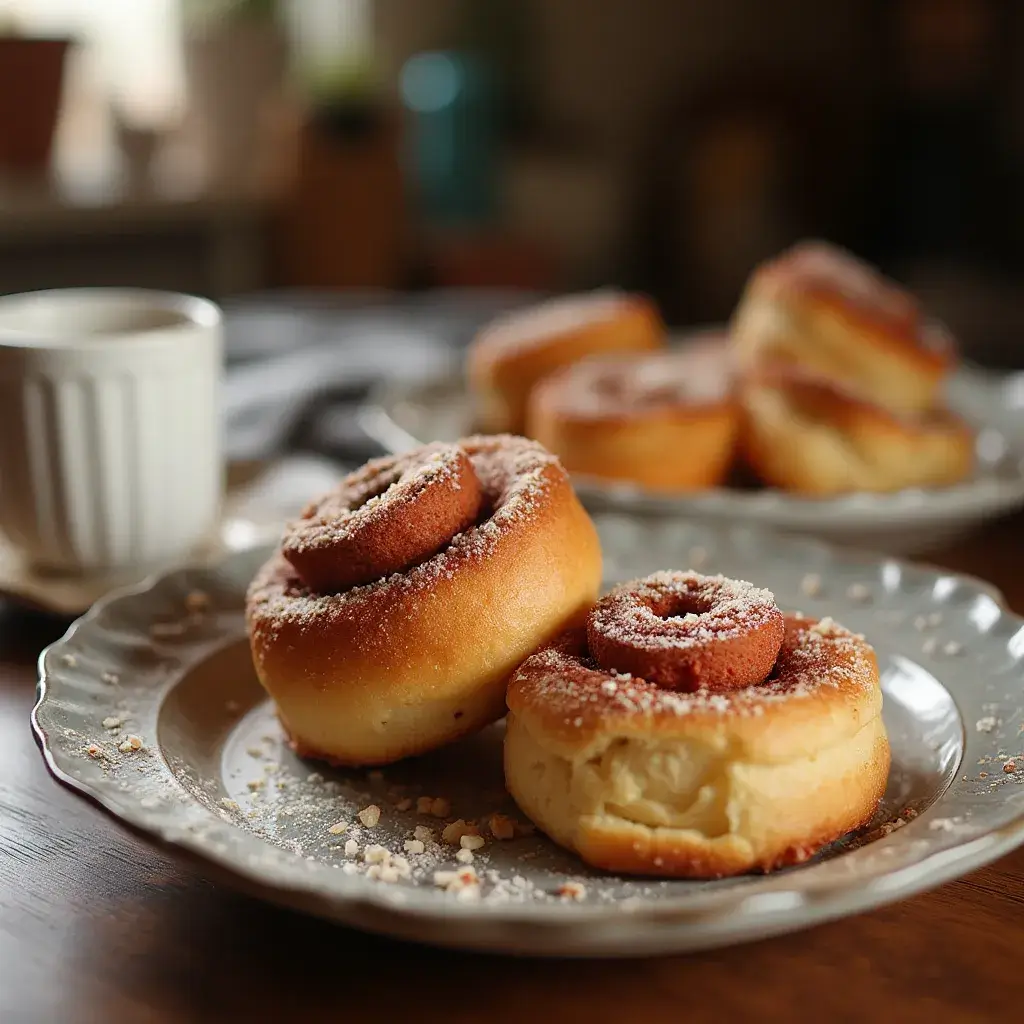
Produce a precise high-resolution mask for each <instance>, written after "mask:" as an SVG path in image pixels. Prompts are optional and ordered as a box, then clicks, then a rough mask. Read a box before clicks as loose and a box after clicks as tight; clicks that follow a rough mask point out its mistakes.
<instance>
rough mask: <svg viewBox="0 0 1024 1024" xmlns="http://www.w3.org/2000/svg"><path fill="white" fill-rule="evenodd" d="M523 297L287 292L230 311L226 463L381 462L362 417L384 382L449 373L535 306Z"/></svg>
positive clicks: (228, 307) (236, 302) (466, 293)
mask: <svg viewBox="0 0 1024 1024" xmlns="http://www.w3.org/2000/svg"><path fill="white" fill-rule="evenodd" d="M535 300H536V296H535V295H530V294H528V293H524V292H511V291H510V292H502V291H479V292H475V291H432V292H424V293H422V294H405V293H386V292H360V293H355V294H353V293H340V294H337V295H334V294H318V293H302V292H280V293H276V294H260V295H255V296H251V297H247V298H244V299H237V300H234V301H232V302H230V303H228V304H227V305H226V307H225V334H226V339H225V345H226V359H227V370H226V379H225V384H224V430H225V447H226V453H227V457H228V458H229V459H232V460H240V459H269V458H274V457H279V456H281V455H283V454H285V453H288V452H307V453H308V452H313V453H316V454H319V455H322V456H327V457H329V458H331V459H333V460H336V461H338V462H340V463H342V464H356V463H359V462H362V461H363V460H364V459H366V458H368V457H369V456H371V455H374V454H379V449H378V448H377V447H376V445H375V444H374V443H373V442H372V441H371V440H370V439H369V438H367V437H366V435H365V434H364V433H363V432H362V431H361V430H360V428H359V426H358V424H357V422H356V417H355V413H356V411H357V410H358V408H359V406H360V405H361V404H362V403H363V402H365V400H366V397H367V394H368V392H369V390H370V389H371V388H372V387H373V385H374V384H376V383H378V382H380V381H383V380H406V381H415V380H423V379H427V378H430V377H433V376H437V375H440V374H443V373H448V372H452V371H455V370H457V369H458V367H459V366H460V365H461V359H462V353H463V349H464V348H465V346H466V344H467V343H468V342H469V340H470V339H471V338H472V336H473V334H474V333H475V331H476V330H477V329H478V328H479V327H480V326H481V325H482V324H484V323H486V322H487V321H488V320H490V319H491V318H493V317H494V316H496V315H498V314H499V313H502V312H504V311H506V310H508V309H511V308H514V307H516V306H519V305H522V304H524V303H527V302H530V301H535Z"/></svg>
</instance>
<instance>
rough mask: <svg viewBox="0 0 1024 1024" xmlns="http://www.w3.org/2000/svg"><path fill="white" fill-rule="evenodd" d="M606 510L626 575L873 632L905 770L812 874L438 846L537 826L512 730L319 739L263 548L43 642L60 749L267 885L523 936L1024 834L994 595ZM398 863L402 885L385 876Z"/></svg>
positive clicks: (587, 932) (791, 886)
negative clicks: (262, 587)
mask: <svg viewBox="0 0 1024 1024" xmlns="http://www.w3.org/2000/svg"><path fill="white" fill-rule="evenodd" d="M598 526H599V530H600V533H601V536H602V541H603V544H604V549H605V552H606V555H607V557H606V566H607V582H608V583H609V584H610V583H612V582H615V581H619V580H622V579H625V578H628V577H632V576H635V575H640V574H646V573H648V572H650V571H652V570H654V569H656V568H659V567H669V566H671V567H684V566H694V567H696V568H699V569H702V570H705V571H720V572H724V573H726V574H729V575H732V576H739V577H743V578H747V579H750V580H752V581H755V582H757V583H758V584H760V585H764V586H768V587H770V588H772V589H773V590H774V592H775V594H776V598H777V600H778V602H779V604H780V606H782V607H784V608H788V609H799V610H803V611H804V612H806V613H808V614H814V615H824V614H829V615H832V616H834V617H836V618H837V619H838V620H839V621H841V622H843V623H844V624H846V625H848V626H850V627H851V628H853V629H855V630H859V631H863V632H864V633H865V634H866V635H867V636H868V637H869V639H870V640H871V641H872V643H873V644H874V645H875V647H876V650H877V652H878V656H879V663H880V667H881V671H882V678H883V685H884V690H885V720H886V724H887V727H888V730H889V735H890V739H891V744H892V750H893V766H892V772H891V777H890V779H889V787H888V792H887V794H886V796H885V800H884V803H883V805H882V807H881V808H880V809H879V812H878V815H877V816H876V819H875V820H874V822H872V824H871V825H870V826H869V827H868V828H866V829H865V830H864V831H863V832H862V833H860V834H858V835H856V836H853V837H849V838H847V839H846V840H844V841H841V842H840V843H838V844H836V845H835V846H833V847H831V848H830V849H828V850H826V851H825V852H824V853H823V854H822V855H820V856H819V857H818V858H816V859H815V860H814V861H812V862H810V863H808V864H806V865H803V866H801V867H798V868H792V869H788V870H785V871H782V872H780V873H777V874H775V875H770V876H750V877H744V878H739V879H734V880H724V881H717V882H686V881H657V880H632V879H628V878H620V877H616V876H612V875H607V874H602V873H599V872H593V871H590V870H588V869H586V868H585V867H583V865H581V864H580V862H579V861H577V860H576V859H575V858H574V857H572V856H571V855H569V854H567V853H565V852H563V851H561V850H559V849H557V848H556V847H554V846H553V845H552V844H551V843H549V842H548V841H547V840H546V839H545V838H544V837H542V836H540V835H536V834H532V835H531V834H524V831H525V830H524V829H523V828H522V827H517V828H516V834H515V836H514V837H513V838H511V839H508V840H507V841H500V842H499V841H497V840H494V839H491V840H489V841H488V842H487V843H486V845H485V846H484V847H483V848H482V849H479V850H477V851H476V852H475V853H473V854H472V857H473V863H472V865H466V864H464V863H461V862H459V861H458V860H457V859H456V853H457V847H453V846H449V845H447V844H445V843H443V842H435V841H431V838H430V836H429V835H427V833H425V832H423V831H422V830H423V829H424V828H428V829H431V830H432V835H433V837H434V839H440V838H441V834H440V833H441V830H442V829H443V828H444V826H445V825H446V823H447V822H450V821H452V820H453V819H456V818H465V819H482V818H484V817H486V816H488V815H490V814H494V813H500V814H505V815H507V816H508V817H509V818H510V819H512V820H513V822H516V823H518V824H519V825H522V824H525V823H523V821H522V818H521V817H520V816H519V815H518V813H517V811H516V808H515V807H514V805H513V804H512V803H511V802H510V800H509V798H508V797H507V796H506V795H505V792H504V788H503V786H502V775H501V729H500V726H495V727H493V728H491V729H489V730H487V731H485V732H484V733H483V734H481V735H479V736H477V737H475V738H473V739H470V740H467V741H465V742H463V743H461V744H458V745H456V746H453V747H451V748H449V749H447V750H444V751H442V752H439V753H437V754H435V755H432V756H427V757H422V758H419V759H415V760H410V761H408V762H405V763H402V764H399V765H396V766H393V767H391V768H388V769H386V770H384V771H383V772H380V771H369V772H364V771H357V770H334V769H331V768H328V767H325V766H323V765H319V764H316V763H313V762H306V761H302V760H300V759H298V758H296V757H295V756H294V755H293V754H292V753H291V751H290V750H289V749H288V748H287V746H286V745H285V743H284V742H283V738H282V734H281V730H280V728H279V726H278V724H277V721H276V719H275V716H274V714H273V711H272V709H271V707H270V706H269V704H268V703H267V701H266V700H265V699H264V694H263V692H262V690H261V689H260V687H259V685H258V683H257V681H256V679H255V677H254V674H253V671H252V667H251V663H250V660H249V656H248V651H247V645H246V639H245V631H244V624H243V617H242V603H243V597H244V592H245V587H246V584H247V582H248V580H249V578H250V577H251V575H252V573H253V572H254V570H255V569H256V567H257V565H258V564H259V563H260V561H261V560H262V558H263V557H264V556H265V554H266V552H265V551H263V550H255V551H251V552H248V553H242V554H235V555H233V556H231V557H230V558H228V559H227V560H226V561H224V562H223V563H222V564H221V565H220V566H219V567H216V568H197V569H191V570H182V571H178V572H175V573H172V574H171V575H168V576H164V577H162V578H159V579H154V580H151V581H149V582H147V583H145V584H143V585H141V586H139V587H136V588H135V589H132V590H129V591H124V592H122V593H120V594H117V595H115V596H112V597H110V598H108V599H105V600H103V601H101V602H100V603H99V604H98V605H97V606H95V607H94V608H93V609H92V610H91V611H90V612H89V613H88V614H87V615H86V616H85V617H84V618H82V619H80V620H79V621H78V622H77V623H76V624H75V625H74V626H72V628H71V629H70V630H69V631H68V633H67V635H66V636H65V637H64V638H63V639H62V640H60V641H58V642H57V643H56V644H54V645H53V646H52V647H50V648H49V649H48V650H47V651H45V652H44V653H43V655H42V656H41V659H40V686H39V696H38V702H37V705H36V707H35V710H34V713H33V721H34V725H35V730H36V733H37V735H38V738H39V741H40V744H41V746H42V749H43V753H44V755H45V757H46V760H47V762H48V764H49V766H50V768H51V770H52V771H53V773H54V774H55V775H56V776H57V778H58V779H60V780H61V781H62V782H64V783H65V784H67V785H68V786H70V787H72V788H73V789H75V790H77V791H79V792H80V793H82V794H84V795H86V796H89V797H91V798H93V799H94V800H95V801H97V802H98V803H99V804H100V805H101V806H103V807H104V808H106V809H107V810H108V811H109V812H110V813H111V814H113V815H114V816H116V817H117V818H119V819H121V821H122V822H124V823H125V824H127V825H130V826H132V827H133V828H135V829H138V830H141V831H142V832H144V833H148V834H149V835H150V836H151V837H152V838H153V839H155V840H158V841H161V842H163V843H165V844H169V845H170V846H172V847H176V848H178V849H179V850H181V851H183V852H187V853H189V854H192V855H194V856H196V857H199V858H202V859H204V860H205V861H206V862H208V865H209V866H210V867H211V868H213V869H216V870H217V871H218V872H219V873H220V874H222V875H223V876H225V877H228V878H230V879H232V880H233V881H234V882H236V883H238V884H241V885H242V886H243V887H245V888H247V889H248V890H250V891H252V892H254V893H256V894H258V895H260V896H262V897H264V898H267V899H270V900H274V901H277V902H280V903H284V904H288V905H291V906H293V907H297V908H301V909H303V910H305V911H308V912H310V913H313V914H318V915H322V916H324V917H329V918H333V919H335V920H337V921H340V922H343V923H345V924H348V925H352V926H354V927H358V928H364V929H368V930H371V931H375V932H380V933H385V934H389V935H393V936H398V937H402V938H406V939H415V940H420V941H424V942H429V943H435V944H440V945H446V946H453V947H462V948H467V949H483V950H492V951H504V952H510V953H530V954H544V955H563V956H568V955H607V956H640V955H648V954H654V953H668V952H678V951H682V950H692V949H698V948H705V947H712V946H716V945H721V944H725V943H732V942H738V941H743V940H749V939H754V938H758V937H763V936H767V935H771V934H775V933H780V932H786V931H790V930H793V929H796V928H801V927H805V926H807V925H811V924H814V923H816V922H820V921H825V920H828V919H831V918H837V917H840V916H843V915H847V914H852V913H855V912H857V911H861V910H865V909H867V908H869V907H872V906H875V905H878V904H881V903H885V902H888V901H891V900H896V899H899V898H901V897H905V896H908V895H910V894H911V893H914V892H916V891H918V890H921V889H924V888H926V887H929V886H934V885H938V884H939V883H940V882H943V881H945V880H946V879H949V878H952V877H954V876H957V875H961V874H963V873H965V872H967V871H970V870H971V869H973V868H977V867H979V866H980V865H982V864H985V863H987V862H989V861H991V860H993V859H995V858H996V857H999V856H1000V855H1001V854H1003V853H1005V852H1007V851H1008V850H1010V849H1011V848H1012V847H1014V846H1016V845H1017V844H1020V843H1022V842H1024V756H1019V757H1017V760H1016V761H1014V760H1013V756H1014V755H1024V751H1022V748H1024V717H1022V715H1024V620H1022V619H1020V618H1018V617H1017V616H1015V615H1013V614H1011V613H1010V612H1008V611H1007V610H1006V609H1005V607H1004V606H1003V604H1002V601H1001V599H1000V597H999V595H998V594H997V593H996V592H994V591H993V590H991V589H990V588H989V587H987V586H986V585H985V584H982V583H979V582H977V581H975V580H972V579H968V578H965V577H962V576H954V575H947V574H943V573H941V572H937V571H933V570H931V569H926V568H919V567H916V566H911V565H907V564H904V563H901V562H898V561H894V560H889V559H882V560H880V559H877V558H875V557H872V556H866V555H859V554H856V553H844V552H840V551H835V550H832V549H830V548H828V547H825V546H823V545H821V544H819V543H817V542H814V541H808V540H800V539H796V538H788V539H787V538H782V539H778V538H775V539H769V538H767V537H765V536H763V535H761V534H759V533H757V532H756V531H751V530H746V529H737V528H733V529H720V528H712V527H708V526H701V525H682V524H677V523H671V522H655V523H653V524H649V523H648V524H645V523H641V522H638V521H636V520H634V519H629V518H625V517H622V518H620V517H617V516H613V515H609V516H603V517H598ZM822 770H827V766H823V767H822ZM372 807H375V808H377V809H379V811H380V816H379V820H378V821H376V823H374V811H373V810H370V808H372ZM360 812H363V813H362V819H361V817H360ZM417 829H419V830H420V831H419V837H420V839H421V840H422V841H423V849H422V852H419V847H417V846H416V845H415V840H416V838H417V832H416V830H417ZM407 841H414V845H413V849H414V850H416V851H417V852H409V851H407V850H406V849H405V843H406V842H407ZM384 851H387V854H385V853H384ZM462 856H463V859H464V860H465V859H466V857H465V855H462ZM400 857H404V858H405V860H404V861H402V860H396V859H395V858H400ZM388 861H390V867H391V869H392V870H391V871H389V872H383V873H384V874H385V875H386V876H387V877H389V878H390V879H391V880H390V881H387V880H381V879H379V878H374V877H373V876H374V875H379V874H381V873H382V872H381V865H382V863H386V862H388ZM467 866H471V867H472V868H473V869H474V871H476V873H477V875H478V877H479V879H480V885H479V887H477V886H472V887H471V888H472V889H474V890H475V891H473V892H471V893H469V894H468V895H469V896H470V897H473V898H467V895H466V894H465V893H462V894H460V893H459V892H453V891H449V889H450V888H457V887H453V886H452V884H451V875H450V873H451V872H452V871H455V870H457V869H462V868H465V867H467ZM375 867H376V870H374V868H375ZM439 872H440V874H438V873H439ZM396 876H397V877H396ZM438 882H441V883H443V884H444V886H445V887H441V886H439V885H438Z"/></svg>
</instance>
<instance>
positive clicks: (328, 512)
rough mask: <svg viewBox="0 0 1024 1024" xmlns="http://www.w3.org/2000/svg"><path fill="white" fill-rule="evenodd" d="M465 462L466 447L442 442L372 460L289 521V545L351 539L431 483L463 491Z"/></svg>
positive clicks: (303, 546) (301, 547)
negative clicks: (299, 515) (292, 520)
mask: <svg viewBox="0 0 1024 1024" xmlns="http://www.w3.org/2000/svg"><path fill="white" fill-rule="evenodd" d="M461 463H462V451H461V449H460V448H459V447H458V446H457V445H442V444H436V445H426V446H424V447H423V448H419V449H417V450H416V451H415V452H411V453H409V454H408V455H404V456H399V457H390V458H382V459H372V460H371V461H369V462H368V463H366V465H364V466H363V467H362V468H361V469H359V470H357V471H356V472H355V473H352V474H350V475H349V476H348V477H346V478H345V480H344V482H343V484H342V485H341V486H339V487H338V488H337V489H336V490H335V491H332V492H331V493H330V494H328V495H326V496H325V497H324V498H322V499H321V500H320V501H317V502H314V503H313V504H312V505H309V506H308V507H307V508H306V509H305V511H304V512H303V514H302V517H301V518H300V519H299V520H297V521H295V522H293V523H291V524H289V526H288V527H287V529H286V536H287V538H288V545H289V547H291V548H292V549H293V550H296V551H305V550H309V549H310V548H316V547H318V546H320V545H329V544H331V543H334V542H336V541H338V540H347V539H349V538H350V537H351V536H352V535H353V533H355V532H356V531H357V530H360V529H363V528H365V527H366V526H367V525H368V524H370V523H371V522H373V520H374V519H377V518H380V517H381V515H382V514H383V513H384V512H385V511H386V510H387V511H389V512H393V511H394V509H395V507H396V506H409V505H411V504H412V502H413V501H414V500H415V498H416V497H417V496H418V495H419V494H421V493H422V492H423V490H424V488H425V487H427V486H429V485H440V486H443V487H446V488H448V489H450V490H459V489H460V488H461V483H460V479H461V477H460V473H459V467H460V464H461Z"/></svg>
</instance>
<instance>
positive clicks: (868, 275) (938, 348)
mask: <svg viewBox="0 0 1024 1024" xmlns="http://www.w3.org/2000/svg"><path fill="white" fill-rule="evenodd" d="M731 331H732V335H733V338H734V339H735V343H736V351H737V358H738V360H739V362H740V364H741V366H742V367H744V368H745V369H749V368H754V367H761V366H764V365H766V364H776V363H786V364H796V365H798V366H802V367H805V368H807V369H809V370H811V371H814V372H815V373H818V374H820V375H822V376H824V377H827V378H829V379H831V380H834V381H836V382H837V383H839V384H840V385H842V386H843V387H845V388H846V389H847V390H849V391H853V392H855V393H857V394H860V395H863V396H865V397H868V398H870V399H871V400H872V401H874V402H875V403H876V404H878V405H880V406H882V407H884V408H887V409H889V410H891V411H893V412H895V413H898V414H903V415H915V414H918V413H922V412H926V411H927V410H929V409H931V408H933V407H934V406H935V405H936V404H937V403H938V401H939V400H940V397H941V390H942V385H943V382H944V380H945V377H946V375H947V374H948V372H949V370H950V369H951V367H952V365H953V362H954V358H955V353H954V345H953V342H952V339H951V337H950V336H949V335H948V334H947V333H946V332H945V331H944V330H942V329H941V328H940V327H939V326H937V325H936V324H934V323H932V322H930V321H929V320H927V319H926V318H925V316H924V315H923V314H922V311H921V310H920V309H919V307H918V304H917V302H916V301H915V300H914V298H913V297H912V296H911V295H909V294H908V293H907V292H905V291H903V290H902V289H901V288H899V287H898V286H897V285H896V284H894V283H893V282H891V281H888V280H886V279H885V278H884V277H882V275H881V274H879V273H878V272H877V271H876V270H875V269H874V268H872V267H870V266H869V265H868V264H866V263H864V262H862V261H861V260H858V259H857V258H856V257H854V256H852V255H851V254H850V253H847V252H846V251H844V250H843V249H840V248H838V247H836V246H833V245H829V244H827V243H825V242H803V243H801V244H799V245H796V246H794V247H793V248H792V249H790V250H789V251H787V252H784V253H783V254H782V255H781V256H778V257H776V258H775V259H773V260H770V261H769V262H767V263H765V264H763V265H762V266H761V267H759V268H758V269H757V270H756V271H755V272H754V274H753V275H752V277H751V279H750V282H749V283H748V285H747V287H746V289H745V291H744V294H743V296H742V298H741V300H740V303H739V306H738V307H737V309H736V312H735V314H734V316H733V321H732V327H731Z"/></svg>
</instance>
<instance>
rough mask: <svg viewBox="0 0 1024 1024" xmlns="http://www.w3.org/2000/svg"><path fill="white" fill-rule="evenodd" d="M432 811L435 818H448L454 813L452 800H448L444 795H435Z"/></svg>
mask: <svg viewBox="0 0 1024 1024" xmlns="http://www.w3.org/2000/svg"><path fill="white" fill-rule="evenodd" d="M430 813H431V814H432V815H433V816H434V817H435V818H447V817H448V815H449V814H451V813H452V805H451V801H449V800H446V799H445V798H444V797H443V796H438V797H434V800H433V801H432V803H431V805H430Z"/></svg>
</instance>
